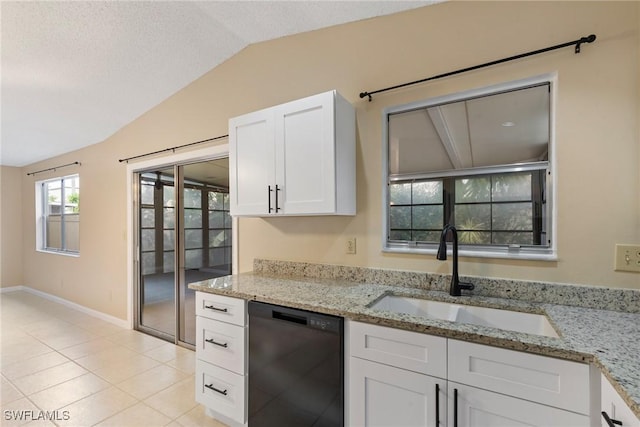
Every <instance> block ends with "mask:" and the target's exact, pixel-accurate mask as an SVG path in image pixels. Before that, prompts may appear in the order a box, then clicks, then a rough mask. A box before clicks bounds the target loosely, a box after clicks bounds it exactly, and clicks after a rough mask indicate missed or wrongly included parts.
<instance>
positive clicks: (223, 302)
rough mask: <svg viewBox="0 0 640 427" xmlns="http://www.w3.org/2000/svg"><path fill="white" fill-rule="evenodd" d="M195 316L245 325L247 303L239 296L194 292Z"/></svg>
mask: <svg viewBox="0 0 640 427" xmlns="http://www.w3.org/2000/svg"><path fill="white" fill-rule="evenodd" d="M196 316H202V317H207V318H209V319H213V320H220V321H222V322H227V323H233V324H234V325H238V326H246V324H247V304H246V301H245V300H243V299H240V298H231V297H226V296H223V295H215V294H209V293H206V292H196Z"/></svg>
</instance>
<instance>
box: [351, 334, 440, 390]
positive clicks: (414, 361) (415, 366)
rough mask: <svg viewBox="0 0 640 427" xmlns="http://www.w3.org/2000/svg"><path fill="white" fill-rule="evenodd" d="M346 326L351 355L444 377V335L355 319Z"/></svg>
mask: <svg viewBox="0 0 640 427" xmlns="http://www.w3.org/2000/svg"><path fill="white" fill-rule="evenodd" d="M348 327H349V345H350V354H351V356H356V357H360V358H362V359H367V360H372V361H375V362H380V363H385V364H387V365H392V366H396V367H398V368H403V369H408V370H410V371H415V372H420V373H422V374H427V375H433V376H436V377H440V378H446V374H447V340H446V338H442V337H434V336H431V335H425V334H420V333H417V332H410V331H404V330H401V329H393V328H387V327H384V326H377V325H369V324H366V323H358V322H348Z"/></svg>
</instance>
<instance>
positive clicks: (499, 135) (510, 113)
mask: <svg viewBox="0 0 640 427" xmlns="http://www.w3.org/2000/svg"><path fill="white" fill-rule="evenodd" d="M551 85H552V79H537V80H536V81H532V80H529V81H527V82H524V83H523V82H519V83H512V84H505V85H501V86H497V87H493V88H487V89H483V90H476V91H472V92H468V93H463V94H457V95H452V96H447V97H441V98H438V99H432V100H427V101H424V102H422V103H415V104H411V105H407V106H400V107H393V108H390V109H388V110H387V111H385V114H384V120H385V127H386V132H385V134H386V138H385V145H386V162H385V171H384V173H385V175H386V177H387V188H386V190H385V209H386V212H385V219H386V221H385V224H384V233H385V236H386V238H385V248H384V249H385V250H387V251H403V252H431V251H434V252H435V250H436V249H437V244H438V242H439V239H440V234H441V231H442V229H443V227H444V226H445V225H446V224H451V225H454V226H455V227H456V228H457V230H458V238H459V243H460V245H461V252H462V253H463V254H464V253H465V251H466V253H467V254H469V255H474V256H496V257H520V258H537V257H538V256H541V257H540V258H548V257H549V256H553V255H554V253H553V244H552V243H553V242H552V238H551V237H552V236H551V233H550V230H551V221H552V217H553V215H552V210H551V201H550V200H549V199H548V195H549V194H551V193H550V190H551V186H552V179H551V177H552V168H551V166H552V163H551V161H552V159H551V156H550V153H552V149H551V129H552V125H551V118H552V115H551V106H552V102H551V94H552V90H551V89H552V87H551Z"/></svg>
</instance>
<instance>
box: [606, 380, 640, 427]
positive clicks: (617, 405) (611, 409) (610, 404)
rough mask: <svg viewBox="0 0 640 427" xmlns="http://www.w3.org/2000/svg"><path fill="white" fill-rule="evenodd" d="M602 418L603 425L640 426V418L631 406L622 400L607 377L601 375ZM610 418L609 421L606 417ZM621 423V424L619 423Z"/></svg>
mask: <svg viewBox="0 0 640 427" xmlns="http://www.w3.org/2000/svg"><path fill="white" fill-rule="evenodd" d="M600 387H601V388H600V397H601V399H602V402H601V406H600V414H601V415H602V416H601V418H600V421H601V423H602V424H601V425H602V427H609V426H610V425H614V426H615V425H619V426H623V427H640V419H638V418H637V417H636V416H635V414H634V413H633V412H632V411H631V408H629V407H628V406H627V404H626V403H625V402H624V400H622V397H620V395H619V394H618V392H617V391H616V390H615V389H614V388H613V386H612V385H611V383H610V382H609V380H608V379H607V377H605V376H604V375H601V377H600ZM605 417H606V418H609V421H607V419H606V418H605ZM618 423H621V424H618Z"/></svg>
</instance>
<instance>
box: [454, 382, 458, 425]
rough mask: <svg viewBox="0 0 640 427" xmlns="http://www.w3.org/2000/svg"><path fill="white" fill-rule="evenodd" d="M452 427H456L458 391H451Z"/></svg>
mask: <svg viewBox="0 0 640 427" xmlns="http://www.w3.org/2000/svg"><path fill="white" fill-rule="evenodd" d="M453 427H458V389H457V388H454V389H453Z"/></svg>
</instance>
